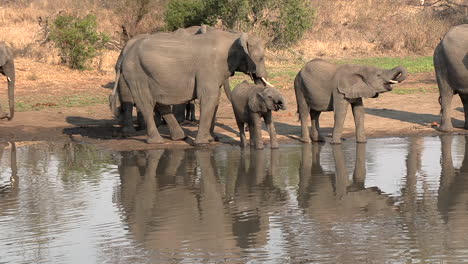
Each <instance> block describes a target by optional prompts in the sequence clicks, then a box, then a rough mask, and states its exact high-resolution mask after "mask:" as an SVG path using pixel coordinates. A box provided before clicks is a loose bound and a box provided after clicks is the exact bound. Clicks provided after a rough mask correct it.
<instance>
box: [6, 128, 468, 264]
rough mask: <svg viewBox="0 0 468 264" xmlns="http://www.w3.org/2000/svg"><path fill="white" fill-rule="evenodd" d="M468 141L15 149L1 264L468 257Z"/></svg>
mask: <svg viewBox="0 0 468 264" xmlns="http://www.w3.org/2000/svg"><path fill="white" fill-rule="evenodd" d="M467 144H468V141H467V140H466V139H465V137H464V136H441V137H410V138H386V139H371V140H369V142H368V143H367V144H355V143H353V142H350V141H347V142H345V143H344V144H343V146H332V145H329V144H325V145H318V144H313V145H308V144H303V145H286V146H283V147H282V148H281V149H279V150H269V149H265V150H261V151H258V150H257V151H256V150H243V151H241V150H240V149H239V148H237V147H219V148H215V149H190V150H181V149H179V150H178V149H168V150H164V149H160V150H151V151H146V152H145V151H136V152H122V153H111V152H105V151H100V150H97V149H96V148H94V147H93V146H90V145H80V144H78V145H77V144H67V145H60V144H47V143H41V144H33V145H28V144H17V145H16V148H15V147H13V144H9V145H8V146H7V147H5V148H4V149H3V150H2V151H3V152H2V153H3V155H0V234H2V235H1V236H2V239H1V240H0V252H1V254H0V263H51V262H55V263H362V262H366V263H367V262H370V263H383V262H397V263H402V262H404V263H406V262H422V263H425V262H427V263H429V262H462V261H464V260H466V259H468V250H467V249H468V239H467V238H466V234H467V233H468V225H466V222H467V221H468V208H467V206H466V204H468V195H467V193H468V180H467V179H468V175H467V174H468V163H467V162H466V161H465V158H466V157H468V156H467V155H466V151H468V148H467V147H466V145H467ZM12 157H15V158H12ZM465 163H466V164H465Z"/></svg>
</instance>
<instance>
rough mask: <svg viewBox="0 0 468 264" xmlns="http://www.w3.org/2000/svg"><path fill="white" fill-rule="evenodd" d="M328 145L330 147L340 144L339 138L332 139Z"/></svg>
mask: <svg viewBox="0 0 468 264" xmlns="http://www.w3.org/2000/svg"><path fill="white" fill-rule="evenodd" d="M330 144H332V145H338V144H341V138H340V139H332V141H330Z"/></svg>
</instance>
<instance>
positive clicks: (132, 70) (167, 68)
mask: <svg viewBox="0 0 468 264" xmlns="http://www.w3.org/2000/svg"><path fill="white" fill-rule="evenodd" d="M236 71H240V72H244V73H246V74H249V75H250V76H251V77H252V79H253V80H254V81H255V82H257V83H263V84H264V85H268V82H267V81H266V80H265V77H266V69H265V62H264V44H263V42H262V41H261V40H260V39H258V38H257V37H255V36H251V35H248V34H246V33H232V32H225V31H219V30H214V31H211V32H207V33H206V34H200V35H190V36H186V35H181V34H170V33H157V34H153V35H151V36H149V37H145V38H141V39H139V40H137V41H136V43H135V44H134V45H133V46H132V47H131V48H130V49H129V50H128V52H127V55H126V56H124V58H123V61H122V65H121V75H120V78H119V80H118V83H119V85H120V83H125V87H126V89H129V90H130V93H131V95H132V98H133V100H134V102H135V103H136V106H137V108H138V109H140V110H141V111H142V113H143V116H144V119H145V122H146V124H147V133H148V139H147V143H163V142H164V140H163V138H162V137H161V135H160V134H159V131H158V130H157V128H156V125H155V123H154V119H153V110H154V107H155V106H156V105H158V106H159V105H162V106H169V105H175V104H181V103H186V102H188V101H190V100H193V99H196V98H197V99H199V101H200V123H199V129H198V134H197V137H196V139H195V144H208V143H209V142H211V141H213V140H214V137H213V136H212V125H213V124H214V118H215V113H216V109H217V107H218V102H219V96H220V87H221V86H222V85H223V84H224V83H225V81H226V80H227V79H228V78H229V77H230V76H232V75H233V74H234V72H236ZM120 88H121V89H123V88H124V87H123V86H120ZM166 121H167V119H166ZM168 125H169V128H170V129H171V127H173V125H171V124H169V122H168ZM177 126H178V124H177ZM179 128H180V126H179ZM171 135H172V133H171ZM182 135H183V131H182ZM173 138H174V137H173Z"/></svg>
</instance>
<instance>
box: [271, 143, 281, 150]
mask: <svg viewBox="0 0 468 264" xmlns="http://www.w3.org/2000/svg"><path fill="white" fill-rule="evenodd" d="M270 148H272V149H277V148H279V144H278V142H275V143H271V146H270Z"/></svg>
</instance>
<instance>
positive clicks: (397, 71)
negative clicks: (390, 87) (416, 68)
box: [389, 66, 408, 83]
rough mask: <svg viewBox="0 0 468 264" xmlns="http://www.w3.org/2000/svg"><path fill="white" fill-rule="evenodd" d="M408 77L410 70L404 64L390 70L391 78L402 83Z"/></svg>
mask: <svg viewBox="0 0 468 264" xmlns="http://www.w3.org/2000/svg"><path fill="white" fill-rule="evenodd" d="M406 77H408V71H407V70H406V69H405V68H404V67H402V66H397V67H395V68H393V69H391V70H390V76H389V79H390V80H393V81H397V82H399V83H400V82H402V81H404V80H405V79H406Z"/></svg>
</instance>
